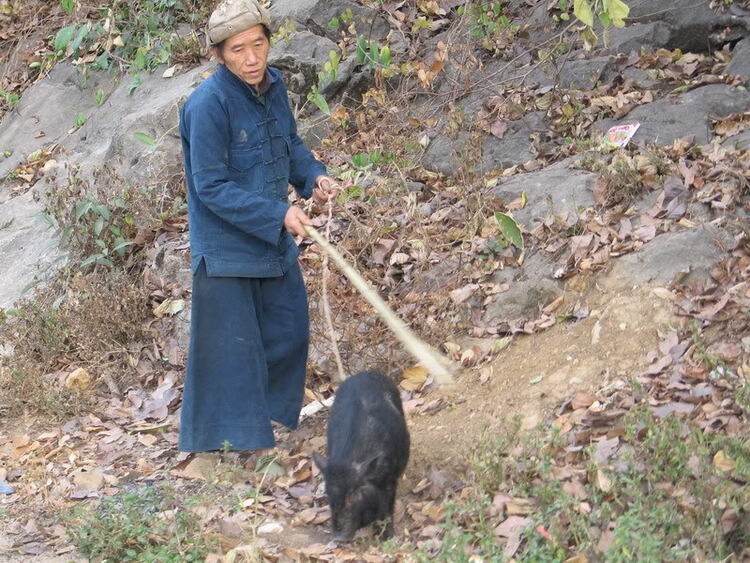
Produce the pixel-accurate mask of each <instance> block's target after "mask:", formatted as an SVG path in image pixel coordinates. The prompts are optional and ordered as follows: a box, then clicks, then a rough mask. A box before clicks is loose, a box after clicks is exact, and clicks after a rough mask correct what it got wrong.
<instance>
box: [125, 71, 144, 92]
mask: <svg viewBox="0 0 750 563" xmlns="http://www.w3.org/2000/svg"><path fill="white" fill-rule="evenodd" d="M141 84H143V80H142V79H141V74H140V73H139V72H136V73H135V76H133V80H132V81H131V82H130V84H128V96H131V95H132V94H133V92H135V89H136V88H138V86H140V85H141Z"/></svg>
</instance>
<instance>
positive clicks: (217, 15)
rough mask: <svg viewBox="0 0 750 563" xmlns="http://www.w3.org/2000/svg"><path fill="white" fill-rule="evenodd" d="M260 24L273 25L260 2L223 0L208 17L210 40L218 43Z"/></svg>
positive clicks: (252, 0)
mask: <svg viewBox="0 0 750 563" xmlns="http://www.w3.org/2000/svg"><path fill="white" fill-rule="evenodd" d="M258 24H263V25H265V26H266V27H267V28H269V29H270V27H271V17H270V16H269V15H268V11H267V10H266V9H265V8H264V7H263V6H262V5H261V4H260V2H258V1H257V0H223V1H222V2H221V4H219V5H218V6H217V7H216V9H215V10H214V11H213V13H212V14H211V17H210V18H208V41H209V43H211V44H212V45H216V44H217V43H221V42H222V41H224V40H225V39H227V38H228V37H232V35H237V34H238V33H240V32H241V31H245V30H246V29H250V28H251V27H253V26H256V25H258Z"/></svg>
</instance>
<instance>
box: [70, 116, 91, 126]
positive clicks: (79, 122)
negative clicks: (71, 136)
mask: <svg viewBox="0 0 750 563" xmlns="http://www.w3.org/2000/svg"><path fill="white" fill-rule="evenodd" d="M88 119H89V118H88V117H87V116H86V115H85V114H83V113H79V114H78V115H76V118H75V120H74V121H73V127H75V128H76V129H80V128H81V127H83V126H84V125H86V122H87V121H88Z"/></svg>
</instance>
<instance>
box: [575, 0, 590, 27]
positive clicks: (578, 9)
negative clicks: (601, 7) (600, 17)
mask: <svg viewBox="0 0 750 563" xmlns="http://www.w3.org/2000/svg"><path fill="white" fill-rule="evenodd" d="M573 15H575V17H577V18H578V19H579V20H581V21H582V22H583V23H585V24H586V25H588V26H589V27H591V26H593V25H594V12H593V11H592V9H591V4H590V3H589V0H573Z"/></svg>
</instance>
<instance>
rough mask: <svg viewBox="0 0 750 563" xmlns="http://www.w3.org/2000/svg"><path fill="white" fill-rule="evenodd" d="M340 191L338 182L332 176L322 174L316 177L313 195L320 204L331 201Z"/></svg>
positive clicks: (314, 199)
mask: <svg viewBox="0 0 750 563" xmlns="http://www.w3.org/2000/svg"><path fill="white" fill-rule="evenodd" d="M338 193H339V185H338V182H336V180H334V179H333V178H331V177H330V176H326V175H324V174H321V175H320V176H318V177H317V178H316V179H315V188H313V193H312V197H313V201H314V202H315V203H317V204H318V205H322V204H324V203H326V202H328V201H331V200H332V199H333V198H335V197H336V196H337V195H338Z"/></svg>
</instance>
